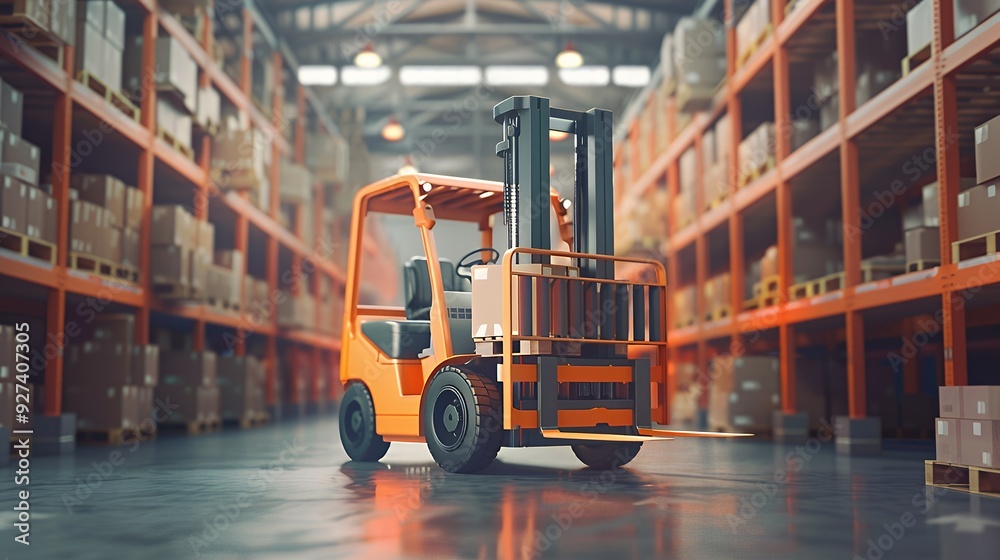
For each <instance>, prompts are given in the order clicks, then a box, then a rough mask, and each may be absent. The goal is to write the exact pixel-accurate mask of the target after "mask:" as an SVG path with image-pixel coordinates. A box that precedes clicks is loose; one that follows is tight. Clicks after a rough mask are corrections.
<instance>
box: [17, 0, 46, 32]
mask: <svg viewBox="0 0 1000 560" xmlns="http://www.w3.org/2000/svg"><path fill="white" fill-rule="evenodd" d="M13 4H14V6H13V13H14V14H21V15H24V16H27V17H28V18H30V19H31V20H32V21H34V22H35V23H37V24H38V25H39V27H41V28H42V29H48V28H49V24H50V22H51V18H50V17H49V11H50V10H49V6H48V2H46V1H45V0H14V1H13Z"/></svg>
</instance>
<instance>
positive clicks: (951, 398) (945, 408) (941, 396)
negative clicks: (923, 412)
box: [938, 385, 963, 418]
mask: <svg viewBox="0 0 1000 560" xmlns="http://www.w3.org/2000/svg"><path fill="white" fill-rule="evenodd" d="M962 389H963V387H962V386H961V385H957V386H951V387H948V386H943V387H939V388H938V402H939V406H940V409H941V411H940V415H941V417H943V418H962V417H963V414H962Z"/></svg>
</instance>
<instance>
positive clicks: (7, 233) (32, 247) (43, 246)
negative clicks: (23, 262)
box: [0, 228, 56, 265]
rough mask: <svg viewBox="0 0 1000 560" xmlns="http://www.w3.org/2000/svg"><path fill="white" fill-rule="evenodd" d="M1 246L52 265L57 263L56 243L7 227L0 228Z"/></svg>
mask: <svg viewBox="0 0 1000 560" xmlns="http://www.w3.org/2000/svg"><path fill="white" fill-rule="evenodd" d="M0 247H3V248H4V249H7V250H8V251H10V252H12V253H17V254H18V255H21V256H22V257H31V258H33V259H38V260H40V261H43V262H47V263H49V264H50V265H54V264H55V263H56V246H55V244H54V243H49V242H48V241H42V240H41V239H35V238H34V237H28V236H27V235H25V234H23V233H21V232H18V231H13V230H9V229H5V228H0Z"/></svg>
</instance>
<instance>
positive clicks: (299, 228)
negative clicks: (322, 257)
mask: <svg viewBox="0 0 1000 560" xmlns="http://www.w3.org/2000/svg"><path fill="white" fill-rule="evenodd" d="M278 167H279V171H280V178H281V184H280V185H279V187H278V194H279V200H280V203H281V216H282V221H283V222H284V223H283V224H282V225H283V226H285V227H286V228H287V229H288V230H289V231H292V232H294V233H296V234H297V235H298V236H299V238H300V239H302V240H303V241H304V242H305V243H306V245H307V246H309V247H312V245H313V241H314V231H315V228H314V227H313V226H314V222H315V221H316V216H315V213H316V210H315V208H314V207H313V206H312V204H313V178H312V175H311V174H310V173H309V170H308V169H306V167H305V166H303V165H299V164H297V163H292V162H290V161H283V162H281V164H280V165H279V166H278Z"/></svg>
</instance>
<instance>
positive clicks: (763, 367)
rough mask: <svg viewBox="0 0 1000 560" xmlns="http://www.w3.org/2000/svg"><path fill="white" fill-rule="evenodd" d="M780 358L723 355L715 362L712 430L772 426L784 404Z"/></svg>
mask: <svg viewBox="0 0 1000 560" xmlns="http://www.w3.org/2000/svg"><path fill="white" fill-rule="evenodd" d="M779 368H780V365H779V361H778V359H777V358H772V357H769V356H744V357H742V358H732V357H722V358H717V359H715V360H713V361H712V365H711V368H710V369H709V375H710V377H711V378H712V382H711V384H710V386H709V405H708V406H709V408H708V425H709V429H711V430H716V429H723V430H727V431H734V430H757V431H765V430H769V429H770V428H771V425H772V422H773V414H774V411H775V410H777V409H778V407H779V406H780V404H781V398H780V387H779V384H780V379H779V378H780V375H779Z"/></svg>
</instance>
